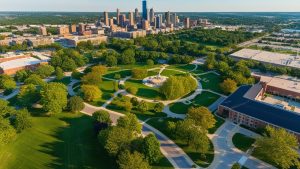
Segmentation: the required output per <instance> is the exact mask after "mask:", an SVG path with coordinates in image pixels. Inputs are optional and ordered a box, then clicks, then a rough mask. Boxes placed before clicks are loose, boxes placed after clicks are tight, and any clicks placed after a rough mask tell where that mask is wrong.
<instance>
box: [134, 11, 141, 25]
mask: <svg viewBox="0 0 300 169" xmlns="http://www.w3.org/2000/svg"><path fill="white" fill-rule="evenodd" d="M134 21H135V23H138V22H140V13H139V10H138V9H137V8H135V12H134Z"/></svg>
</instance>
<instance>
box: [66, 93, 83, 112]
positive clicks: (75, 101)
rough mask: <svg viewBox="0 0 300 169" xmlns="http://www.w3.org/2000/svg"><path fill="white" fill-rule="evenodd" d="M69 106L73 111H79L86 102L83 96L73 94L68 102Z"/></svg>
mask: <svg viewBox="0 0 300 169" xmlns="http://www.w3.org/2000/svg"><path fill="white" fill-rule="evenodd" d="M68 108H69V110H70V111H71V112H74V113H75V112H79V111H81V110H82V109H83V108H84V103H83V100H82V98H81V97H79V96H73V97H71V98H70V100H69V102H68Z"/></svg>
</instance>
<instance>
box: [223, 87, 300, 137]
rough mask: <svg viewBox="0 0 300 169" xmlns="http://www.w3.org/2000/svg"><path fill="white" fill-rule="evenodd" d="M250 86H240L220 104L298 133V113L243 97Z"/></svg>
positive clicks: (299, 128) (299, 119)
mask: <svg viewBox="0 0 300 169" xmlns="http://www.w3.org/2000/svg"><path fill="white" fill-rule="evenodd" d="M251 87H252V86H251V85H248V86H241V87H240V88H239V89H238V90H237V91H236V92H235V93H233V94H232V95H230V96H229V97H228V98H227V99H226V100H224V101H223V102H222V103H221V104H220V105H221V106H225V107H228V108H230V109H232V110H234V111H236V112H240V113H242V114H245V115H247V116H250V117H253V118H256V119H259V120H262V121H265V122H267V123H269V124H273V125H275V126H279V127H282V128H285V129H288V130H290V131H293V132H296V133H300V125H299V122H300V115H299V114H296V113H293V112H291V111H287V110H284V109H280V108H277V107H274V106H272V105H268V104H266V103H262V102H259V101H255V100H251V99H248V98H246V97H244V95H245V94H246V93H247V92H248V90H250V88H251Z"/></svg>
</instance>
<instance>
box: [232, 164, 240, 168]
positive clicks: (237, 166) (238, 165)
mask: <svg viewBox="0 0 300 169" xmlns="http://www.w3.org/2000/svg"><path fill="white" fill-rule="evenodd" d="M240 168H241V165H240V164H239V163H234V164H233V165H232V167H231V169H240Z"/></svg>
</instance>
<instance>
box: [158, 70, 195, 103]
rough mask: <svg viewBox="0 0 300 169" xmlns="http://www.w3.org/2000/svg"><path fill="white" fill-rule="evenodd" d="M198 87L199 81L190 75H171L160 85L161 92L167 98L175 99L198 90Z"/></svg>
mask: <svg viewBox="0 0 300 169" xmlns="http://www.w3.org/2000/svg"><path fill="white" fill-rule="evenodd" d="M196 88H197V82H196V80H195V79H194V78H193V77H192V76H190V75H186V76H171V77H170V78H168V80H167V81H166V82H165V83H164V84H163V85H162V86H161V87H160V92H161V93H162V94H163V95H164V96H165V97H166V99H168V100H174V99H178V98H180V97H182V96H185V95H187V94H189V93H191V92H192V91H194V90H196Z"/></svg>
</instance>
